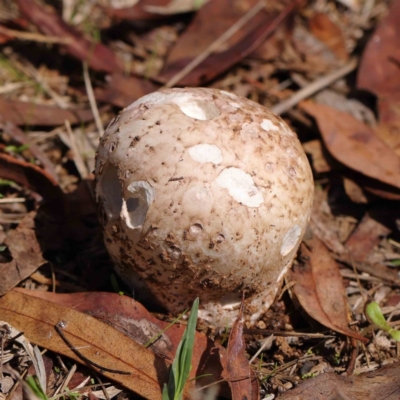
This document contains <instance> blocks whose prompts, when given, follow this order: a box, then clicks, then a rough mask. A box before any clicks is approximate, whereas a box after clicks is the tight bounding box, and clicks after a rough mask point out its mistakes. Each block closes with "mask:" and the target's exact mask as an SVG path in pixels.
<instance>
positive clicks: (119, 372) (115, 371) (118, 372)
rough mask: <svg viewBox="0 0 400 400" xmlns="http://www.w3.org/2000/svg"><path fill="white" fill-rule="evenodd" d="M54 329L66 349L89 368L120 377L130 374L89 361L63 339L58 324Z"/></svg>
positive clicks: (59, 324) (63, 336)
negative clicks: (66, 346) (119, 375)
mask: <svg viewBox="0 0 400 400" xmlns="http://www.w3.org/2000/svg"><path fill="white" fill-rule="evenodd" d="M54 329H55V330H56V331H57V333H58V334H59V335H60V336H61V339H62V340H64V342H65V343H66V344H67V345H68V347H69V348H70V350H71V351H72V352H74V353H75V355H76V356H78V357H79V358H80V359H81V360H83V361H85V362H86V363H87V364H88V366H89V367H96V368H98V369H100V370H102V371H106V372H111V373H113V374H121V375H130V374H131V373H130V372H128V371H120V370H118V369H112V368H107V367H103V366H101V365H99V364H97V363H95V362H94V361H92V360H89V359H88V358H87V357H85V356H84V355H83V354H82V353H80V352H79V351H78V350H77V349H76V348H75V347H74V346H73V345H72V343H71V342H70V341H69V340H68V339H67V338H66V337H65V335H64V333H63V331H62V327H61V323H58V324H57V325H55V326H54Z"/></svg>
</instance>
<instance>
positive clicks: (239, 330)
mask: <svg viewBox="0 0 400 400" xmlns="http://www.w3.org/2000/svg"><path fill="white" fill-rule="evenodd" d="M243 308H244V301H242V304H241V305H240V310H239V314H238V316H237V318H236V321H235V323H234V324H233V326H232V330H231V333H230V335H229V342H228V360H227V362H226V373H225V374H224V375H226V380H227V381H228V383H229V386H230V387H231V391H232V399H233V400H244V399H248V400H257V399H258V398H259V394H258V393H259V390H258V381H257V380H256V379H254V376H253V375H252V371H251V369H250V364H249V360H248V359H247V358H246V352H245V350H246V343H245V341H244V338H243V324H244V319H243Z"/></svg>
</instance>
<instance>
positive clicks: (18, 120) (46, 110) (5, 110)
mask: <svg viewBox="0 0 400 400" xmlns="http://www.w3.org/2000/svg"><path fill="white" fill-rule="evenodd" d="M0 114H1V115H2V116H3V118H4V120H5V121H8V122H11V123H13V124H15V125H25V126H26V125H43V126H54V125H63V124H64V122H65V120H68V121H69V122H70V123H71V124H81V123H83V122H88V121H92V120H93V113H92V111H91V110H62V109H61V108H57V107H52V106H46V105H42V104H32V103H27V102H24V101H17V100H6V99H4V98H1V97H0Z"/></svg>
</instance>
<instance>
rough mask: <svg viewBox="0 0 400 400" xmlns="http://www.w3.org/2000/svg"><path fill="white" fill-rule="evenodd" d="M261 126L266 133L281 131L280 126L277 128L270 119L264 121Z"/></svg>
mask: <svg viewBox="0 0 400 400" xmlns="http://www.w3.org/2000/svg"><path fill="white" fill-rule="evenodd" d="M260 126H261V128H263V129H264V130H265V131H279V126H276V125H275V124H274V123H273V122H272V121H271V120H270V119H263V120H262V122H261V124H260Z"/></svg>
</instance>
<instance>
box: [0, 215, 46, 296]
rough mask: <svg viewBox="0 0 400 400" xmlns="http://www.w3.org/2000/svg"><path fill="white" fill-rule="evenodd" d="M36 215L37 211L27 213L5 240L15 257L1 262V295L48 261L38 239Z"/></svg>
mask: <svg viewBox="0 0 400 400" xmlns="http://www.w3.org/2000/svg"><path fill="white" fill-rule="evenodd" d="M35 217H36V212H35V211H32V212H30V213H29V214H27V215H25V217H24V218H23V219H22V221H21V222H20V223H19V225H18V226H17V227H16V228H15V229H13V230H11V231H10V233H9V234H8V236H7V238H6V240H5V242H4V244H5V245H6V246H7V247H8V250H9V251H10V253H11V256H12V258H13V259H12V260H11V261H10V262H8V263H0V296H2V295H3V294H5V293H7V292H8V291H9V290H11V289H12V288H13V287H14V286H16V285H17V284H18V283H19V282H21V281H22V280H23V279H26V278H27V277H28V276H29V275H31V274H32V273H33V272H35V271H36V270H37V269H38V268H39V267H40V266H41V265H43V264H45V263H46V260H45V259H44V258H43V255H42V251H41V249H40V245H39V243H38V241H37V239H36V233H35Z"/></svg>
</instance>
